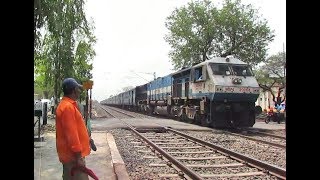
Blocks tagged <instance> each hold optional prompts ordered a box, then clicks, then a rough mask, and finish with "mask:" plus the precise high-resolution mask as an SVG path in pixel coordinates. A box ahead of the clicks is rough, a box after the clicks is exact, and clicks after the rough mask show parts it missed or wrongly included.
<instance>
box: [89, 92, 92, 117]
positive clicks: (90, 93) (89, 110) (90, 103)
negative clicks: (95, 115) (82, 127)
mask: <svg viewBox="0 0 320 180" xmlns="http://www.w3.org/2000/svg"><path fill="white" fill-rule="evenodd" d="M91 95H92V89H90V99H89V100H90V109H89V116H90V119H91V109H92V100H91Z"/></svg>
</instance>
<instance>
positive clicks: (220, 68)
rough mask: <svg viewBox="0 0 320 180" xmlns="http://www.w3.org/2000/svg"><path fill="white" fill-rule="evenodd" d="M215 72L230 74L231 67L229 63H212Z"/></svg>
mask: <svg viewBox="0 0 320 180" xmlns="http://www.w3.org/2000/svg"><path fill="white" fill-rule="evenodd" d="M210 67H211V69H212V72H213V74H215V75H224V76H225V75H230V72H231V71H230V68H229V66H228V65H227V64H214V63H210Z"/></svg>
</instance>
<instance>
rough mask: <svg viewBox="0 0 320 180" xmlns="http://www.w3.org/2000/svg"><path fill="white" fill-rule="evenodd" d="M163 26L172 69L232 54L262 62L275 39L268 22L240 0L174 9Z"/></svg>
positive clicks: (205, 1)
mask: <svg viewBox="0 0 320 180" xmlns="http://www.w3.org/2000/svg"><path fill="white" fill-rule="evenodd" d="M165 25H166V27H167V28H168V30H169V34H168V35H166V36H165V40H166V41H167V42H168V43H169V44H170V45H171V47H172V49H173V50H172V51H170V53H169V56H170V57H171V61H172V63H173V65H174V68H175V69H179V68H181V67H184V66H190V65H192V64H194V63H199V62H202V61H205V60H207V59H209V58H210V57H212V56H226V55H231V54H235V55H236V56H238V57H239V58H240V59H242V60H243V61H245V62H247V63H249V64H251V65H256V64H258V63H259V62H262V61H264V59H265V56H266V47H267V45H268V43H269V42H271V41H272V40H273V38H274V35H273V31H271V30H270V28H269V27H268V26H267V21H266V20H264V19H260V16H259V15H258V14H257V12H256V10H254V9H253V8H252V6H251V5H242V4H241V1H240V0H235V1H232V0H225V1H224V4H223V7H222V8H221V9H218V8H216V7H215V6H214V5H213V4H212V3H211V2H210V1H208V0H203V1H196V2H191V3H188V5H187V7H186V6H183V7H181V8H180V9H177V8H176V9H175V10H174V11H173V13H172V14H171V15H170V16H169V17H167V22H166V23H165Z"/></svg>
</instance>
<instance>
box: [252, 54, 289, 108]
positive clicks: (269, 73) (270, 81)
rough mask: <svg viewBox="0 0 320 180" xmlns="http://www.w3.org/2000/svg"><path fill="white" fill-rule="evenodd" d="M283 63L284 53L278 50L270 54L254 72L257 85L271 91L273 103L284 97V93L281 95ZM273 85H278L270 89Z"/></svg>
mask: <svg viewBox="0 0 320 180" xmlns="http://www.w3.org/2000/svg"><path fill="white" fill-rule="evenodd" d="M285 65H286V53H284V52H279V53H278V54H276V55H272V56H270V57H269V58H268V59H267V60H266V62H265V64H264V65H262V66H261V67H260V68H259V69H258V70H257V71H256V72H255V76H256V78H257V80H258V83H259V86H260V87H261V88H262V89H263V91H264V92H265V91H269V92H270V93H271V95H272V100H273V102H274V103H275V105H280V104H281V103H282V102H284V101H285V99H286V97H285V95H284V97H281V92H283V90H284V89H285V87H286V76H285ZM274 85H278V86H279V88H278V90H277V91H273V90H272V87H273V86H274Z"/></svg>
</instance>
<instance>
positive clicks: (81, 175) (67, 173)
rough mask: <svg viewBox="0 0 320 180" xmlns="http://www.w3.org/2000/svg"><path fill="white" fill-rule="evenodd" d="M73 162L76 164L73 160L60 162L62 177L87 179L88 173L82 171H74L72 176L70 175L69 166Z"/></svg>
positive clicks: (67, 179) (75, 179) (70, 166)
mask: <svg viewBox="0 0 320 180" xmlns="http://www.w3.org/2000/svg"><path fill="white" fill-rule="evenodd" d="M84 161H85V160H84ZM75 164H76V163H75V162H70V163H65V164H62V165H63V174H62V179H63V180H89V176H88V174H86V173H84V172H82V171H75V173H74V176H71V168H72V167H73V166H74V165H75Z"/></svg>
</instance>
